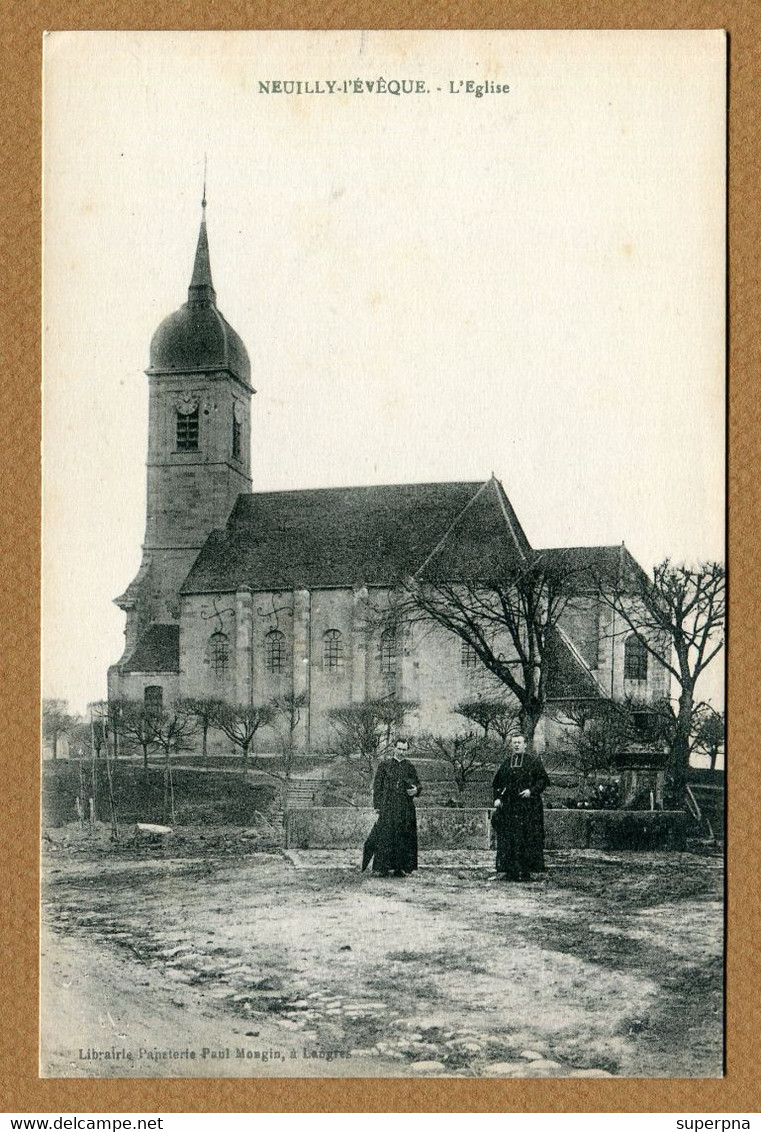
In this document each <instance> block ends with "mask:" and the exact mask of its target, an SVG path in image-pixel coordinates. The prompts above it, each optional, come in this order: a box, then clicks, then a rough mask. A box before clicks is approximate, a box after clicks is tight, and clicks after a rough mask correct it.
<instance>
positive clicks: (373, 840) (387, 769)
mask: <svg viewBox="0 0 761 1132" xmlns="http://www.w3.org/2000/svg"><path fill="white" fill-rule="evenodd" d="M407 746H408V745H407V743H406V742H405V741H404V740H403V739H398V740H397V742H396V745H395V747H394V753H393V756H392V757H391V758H390V759H384V760H383V762H382V763H381V764H380V766H379V767H378V770H377V773H376V775H375V782H374V783H373V806H374V808H375V809H376V810H377V812H378V820H377V821H376V823H375V825H374V826H373V829H372V832H371V833H370V836H369V837H368V839H367V841H366V842H365V851H364V855H363V859H362V868H363V869H365V868H367V865H368V864H369V862H370V859H371V858H372V862H373V872H374V873H378V875H379V876H388V875H389V873H393V874H394V875H395V876H407V875H408V874H409V873H411V872H413V871H414V870H415V869H416V868H417V817H416V815H415V803H414V802H413V800H412V799H413V798H417V797H418V795H419V794H420V793H421V789H422V788H421V786H420V779H419V778H418V776H417V771H416V770H415V768H414V766H413V765H412V763H411V762H410V761H409V759H406V758H405V757H404V755H405V752H406V751H407Z"/></svg>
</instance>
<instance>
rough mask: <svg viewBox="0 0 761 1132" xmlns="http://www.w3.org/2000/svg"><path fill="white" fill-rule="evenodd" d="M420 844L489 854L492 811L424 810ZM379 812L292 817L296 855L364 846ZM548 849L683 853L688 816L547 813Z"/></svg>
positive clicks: (323, 810) (319, 809) (314, 810)
mask: <svg viewBox="0 0 761 1132" xmlns="http://www.w3.org/2000/svg"><path fill="white" fill-rule="evenodd" d="M417 820H418V840H419V845H420V849H421V851H425V850H426V849H488V848H489V847H490V842H491V826H490V822H489V811H488V810H485V809H471V810H456V809H448V808H446V807H441V808H439V807H435V806H428V807H423V806H421V807H420V808H419V809H418V811H417ZM374 821H375V811H374V810H370V809H358V808H354V807H351V806H315V807H311V808H309V809H302V810H291V811H290V812H289V814H288V844H289V845H290V846H291V848H293V849H342V848H347V847H351V846H357V847H359V846H361V845H362V843H363V841H364V840H365V838H366V837H367V835H368V833H369V832H370V830H371V829H372V826H373V823H374ZM544 824H545V834H546V845H547V848H548V849H684V847H685V830H686V816H685V814H684V813H682V812H681V811H670V810H664V811H652V812H651V811H649V810H546V811H545V814H544Z"/></svg>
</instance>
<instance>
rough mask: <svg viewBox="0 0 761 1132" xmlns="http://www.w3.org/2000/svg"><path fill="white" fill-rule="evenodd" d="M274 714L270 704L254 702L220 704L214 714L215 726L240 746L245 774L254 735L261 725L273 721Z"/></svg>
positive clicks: (264, 725) (263, 725)
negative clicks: (259, 704)
mask: <svg viewBox="0 0 761 1132" xmlns="http://www.w3.org/2000/svg"><path fill="white" fill-rule="evenodd" d="M274 714H275V713H274V710H273V708H272V706H271V705H270V704H262V705H261V706H259V707H255V706H254V705H253V704H226V703H220V704H219V706H218V709H217V711H216V713H215V715H214V726H215V727H218V728H219V730H220V731H223V732H224V734H225V735H226V736H227V738H228V739H230V740H231V742H232V743H234V744H235V746H236V747H238V748H239V750H240V753H241V767H242V769H243V773H244V774H245V773H246V771H247V769H248V756H249V753H250V751H251V744H252V743H253V741H254V737H255V735H256V733H257V731H258V730H259V728H260V727H266V726H267V724H269V723H271V722H272V720H273V718H274Z"/></svg>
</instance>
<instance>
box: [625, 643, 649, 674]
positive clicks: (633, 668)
mask: <svg viewBox="0 0 761 1132" xmlns="http://www.w3.org/2000/svg"><path fill="white" fill-rule="evenodd" d="M624 679H626V680H647V649H646V648H645V646H644V645H643V643H642V641H641V640H640V639H639V637H636V636H634V635H632V636H631V637H627V638H626V641H625V642H624Z"/></svg>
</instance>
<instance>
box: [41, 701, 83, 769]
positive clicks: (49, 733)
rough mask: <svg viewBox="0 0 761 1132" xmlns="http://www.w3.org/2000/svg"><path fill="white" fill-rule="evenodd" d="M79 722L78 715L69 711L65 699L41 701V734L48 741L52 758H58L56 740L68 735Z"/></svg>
mask: <svg viewBox="0 0 761 1132" xmlns="http://www.w3.org/2000/svg"><path fill="white" fill-rule="evenodd" d="M78 722H79V717H78V716H76V715H72V714H71V713H70V712H69V705H68V704H67V702H66V700H43V701H42V734H43V736H44V738H45V739H47V740H48V742H49V743H50V745H51V747H52V750H53V758H54V759H57V758H58V741H59V740H60V739H61V738H62V737H63V736H64V735H69V734H71V732H72V731H73V730H74V728H75V727H76V725H77V723H78Z"/></svg>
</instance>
